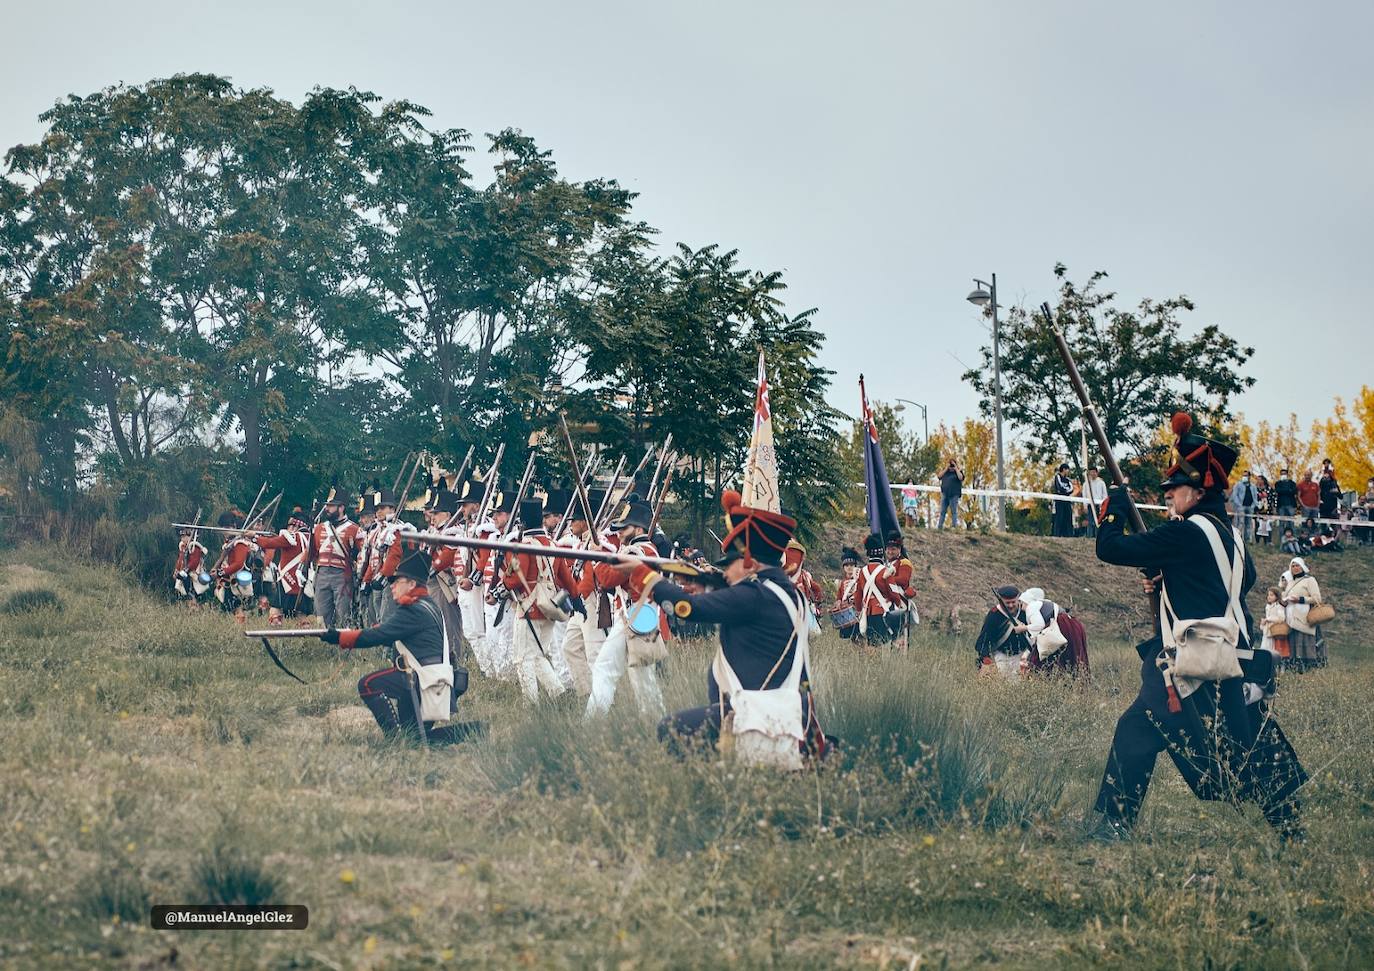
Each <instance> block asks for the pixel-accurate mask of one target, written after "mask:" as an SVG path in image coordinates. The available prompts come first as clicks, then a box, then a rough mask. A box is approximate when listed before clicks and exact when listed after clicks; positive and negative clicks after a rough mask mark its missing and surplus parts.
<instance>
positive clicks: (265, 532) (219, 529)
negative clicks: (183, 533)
mask: <svg viewBox="0 0 1374 971" xmlns="http://www.w3.org/2000/svg"><path fill="white" fill-rule="evenodd" d="M172 528H173V529H195V530H201V529H203V530H205V531H206V532H207V533H233V534H234V535H235V536H271V535H272V531H271V530H270V529H243V528H241V527H240V528H233V529H231V528H230V527H228V526H200V525H197V524H196V523H172Z"/></svg>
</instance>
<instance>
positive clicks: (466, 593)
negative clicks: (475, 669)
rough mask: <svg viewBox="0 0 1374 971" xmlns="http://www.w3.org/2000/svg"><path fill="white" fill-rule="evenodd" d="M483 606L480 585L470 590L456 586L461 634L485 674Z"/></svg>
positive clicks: (484, 620)
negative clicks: (461, 625) (460, 615)
mask: <svg viewBox="0 0 1374 971" xmlns="http://www.w3.org/2000/svg"><path fill="white" fill-rule="evenodd" d="M484 606H485V605H484V604H483V603H482V590H481V588H480V587H473V588H472V589H471V590H464V589H463V588H462V587H459V588H458V610H459V611H460V612H461V613H462V615H463V636H464V637H466V638H467V639H468V643H469V644H471V645H472V653H474V654H476V655H477V663H478V664H480V665H481V666H482V673H483V674H486V673H488V672H487V655H486V651H484V650H483V645H482V641H483V640H484V639H485V638H486V633H487V623H486V613H485V612H484V611H483V609H482V608H483V607H484Z"/></svg>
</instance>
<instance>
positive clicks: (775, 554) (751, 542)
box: [716, 489, 797, 567]
mask: <svg viewBox="0 0 1374 971" xmlns="http://www.w3.org/2000/svg"><path fill="white" fill-rule="evenodd" d="M720 505H721V508H722V509H724V510H725V528H726V530H727V532H726V534H725V538H724V539H722V540H721V542H720V548H721V552H722V553H724V554H725V556H724V557H722V558H721V559H720V560H718V561H717V562H716V566H719V567H723V566H725V565H726V564H727V563H730V562H731V561H733V560H737V559H742V558H747V559H751V560H753V561H755V562H757V563H762V564H765V565H766V566H778V565H780V564H781V563H782V556H783V553H784V551H786V549H787V543H788V541H789V540H790V539H791V538H792V534H793V533H795V532H796V531H797V521H796V520H795V519H793V518H792V517H791V516H787V515H784V514H783V513H781V512H772V511H770V510H767V509H755V508H753V507H752V506H746V505H745V504H744V497H743V496H742V495H740V494H739V493H738V492H736V491H735V490H734V489H727V490H725V491H724V492H722V493H721V494H720Z"/></svg>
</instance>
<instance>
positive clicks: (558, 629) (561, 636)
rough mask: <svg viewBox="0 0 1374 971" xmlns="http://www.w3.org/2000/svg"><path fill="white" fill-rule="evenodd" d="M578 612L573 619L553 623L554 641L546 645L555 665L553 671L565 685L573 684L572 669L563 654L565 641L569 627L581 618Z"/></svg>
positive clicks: (570, 685) (568, 686)
mask: <svg viewBox="0 0 1374 971" xmlns="http://www.w3.org/2000/svg"><path fill="white" fill-rule="evenodd" d="M580 619H581V618H580V617H579V616H578V615H577V614H573V615H572V620H560V621H558V622H557V623H555V624H554V625H553V643H551V644H550V643H545V645H544V647H545V648H546V649H547V651H548V655H549V663H550V664H552V665H553V673H554V674H556V675H558V680H559V681H561V682H562V683H563V687H565V688H571V687H572V686H573V676H572V671H570V670H569V669H568V659H567V658H566V657H564V656H563V641H564V640H566V639H567V637H568V628H569V627H572V626H574V624H573V621H574V620H580Z"/></svg>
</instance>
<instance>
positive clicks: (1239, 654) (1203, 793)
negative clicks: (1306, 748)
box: [1093, 414, 1307, 841]
mask: <svg viewBox="0 0 1374 971" xmlns="http://www.w3.org/2000/svg"><path fill="white" fill-rule="evenodd" d="M1172 425H1173V429H1174V433H1175V435H1176V436H1177V444H1176V449H1177V461H1176V462H1175V464H1174V465H1173V466H1171V467H1170V468H1169V469H1168V470H1167V471H1166V472H1165V477H1164V482H1163V489H1164V496H1165V502H1166V503H1167V505H1168V507H1169V521H1168V522H1166V523H1164V524H1163V525H1161V526H1158V527H1157V528H1155V529H1151V530H1148V531H1147V532H1143V533H1140V534H1138V535H1131V536H1128V535H1126V534H1125V532H1124V526H1125V524H1126V521H1127V520H1128V519H1129V518H1130V512H1131V510H1130V503H1131V500H1130V497H1129V495H1128V494H1127V493H1126V490H1125V489H1124V488H1123V487H1121V486H1117V487H1115V488H1113V489H1112V490H1111V491H1110V492H1109V494H1108V497H1107V504H1106V509H1105V512H1106V516H1105V518H1104V519H1103V521H1102V523H1101V526H1100V527H1099V531H1098V535H1097V555H1098V557H1099V558H1100V559H1102V560H1104V561H1106V562H1108V563H1115V564H1118V565H1120V566H1135V567H1140V568H1142V572H1144V573H1145V574H1146V576H1147V577H1148V579H1147V580H1146V581H1145V584H1146V589H1147V592H1153V591H1154V590H1158V591H1159V592H1160V594H1161V601H1160V629H1161V634H1160V635H1159V636H1156V637H1154V638H1152V639H1150V640H1148V641H1146V642H1145V643H1143V644H1140V645H1139V646H1138V647H1137V648H1136V650H1137V651H1138V652H1139V653H1140V657H1141V661H1142V665H1141V670H1140V680H1141V685H1140V693H1139V695H1137V697H1136V699H1135V701H1134V702H1133V703H1132V704H1131V706H1130V707H1129V708H1128V709H1126V712H1125V713H1124V714H1123V715H1122V716H1121V718H1120V720H1119V721H1118V722H1117V725H1116V734H1115V736H1114V737H1113V739H1112V747H1111V751H1110V753H1109V754H1108V756H1107V768H1106V771H1105V772H1104V774H1103V777H1102V786H1101V789H1100V791H1099V793H1098V797H1097V805H1096V809H1097V811H1098V812H1100V813H1102V818H1101V820H1100V821H1099V825H1098V828H1097V830H1096V831H1095V832H1094V834H1093V835H1094V836H1096V837H1098V838H1102V839H1118V838H1121V837H1124V836H1126V835H1128V834H1129V832H1130V829H1131V827H1132V826H1133V825H1134V823H1135V821H1136V817H1137V816H1138V814H1139V812H1140V807H1141V804H1142V803H1143V802H1144V799H1145V793H1146V790H1147V789H1148V788H1149V785H1150V777H1151V775H1152V774H1153V772H1154V767H1155V760H1156V759H1157V758H1158V756H1159V753H1161V752H1168V753H1169V756H1170V757H1171V758H1172V759H1173V761H1174V764H1175V765H1176V766H1178V770H1179V772H1180V773H1181V774H1182V776H1183V778H1184V780H1185V781H1186V782H1187V783H1188V786H1189V788H1191V789H1192V790H1193V793H1194V794H1195V795H1197V796H1198V798H1200V799H1222V800H1226V801H1228V802H1231V803H1233V804H1237V805H1238V804H1239V803H1240V802H1242V801H1243V800H1247V799H1249V800H1253V801H1254V802H1256V803H1258V804H1259V806H1260V808H1261V810H1263V812H1264V818H1265V819H1266V820H1267V821H1268V822H1269V824H1270V825H1272V826H1273V827H1274V828H1275V829H1276V830H1278V832H1279V835H1280V837H1281V838H1282V839H1284V840H1285V841H1287V840H1291V839H1295V838H1296V839H1300V838H1301V837H1302V829H1301V824H1300V822H1299V818H1298V814H1299V805H1298V798H1297V792H1298V790H1299V788H1300V787H1301V786H1302V785H1303V783H1305V782H1306V780H1307V774H1306V773H1305V772H1304V771H1303V768H1302V766H1301V764H1299V762H1298V757H1297V754H1296V753H1295V752H1294V751H1293V748H1292V746H1291V745H1290V744H1289V743H1288V739H1287V738H1285V737H1284V735H1283V732H1282V731H1281V730H1280V729H1279V726H1278V723H1277V722H1275V720H1274V716H1273V713H1272V712H1271V711H1269V709H1268V703H1267V701H1268V699H1269V698H1270V697H1272V695H1273V692H1274V658H1273V655H1272V654H1270V653H1269V652H1268V651H1263V650H1261V651H1256V650H1254V648H1253V646H1252V645H1251V643H1250V639H1249V638H1250V629H1251V622H1250V617H1249V615H1248V613H1247V612H1246V610H1245V594H1246V592H1247V591H1249V589H1250V587H1252V586H1253V585H1254V582H1255V568H1254V564H1253V563H1252V562H1251V560H1250V558H1249V557H1248V556H1247V555H1246V552H1245V544H1244V541H1243V539H1242V537H1241V535H1240V532H1239V530H1236V529H1235V528H1234V527H1233V526H1232V525H1231V520H1230V518H1229V517H1228V516H1227V514H1226V486H1227V479H1228V477H1229V475H1230V472H1231V468H1232V466H1234V464H1235V461H1236V458H1237V455H1236V452H1235V451H1234V450H1233V449H1231V448H1229V447H1228V446H1226V445H1224V444H1222V443H1220V442H1213V441H1209V440H1207V439H1205V438H1202V437H1200V436H1197V435H1194V434H1192V433H1191V429H1192V419H1191V418H1190V417H1189V416H1187V415H1184V414H1177V415H1175V416H1174V419H1173V423H1172Z"/></svg>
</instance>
